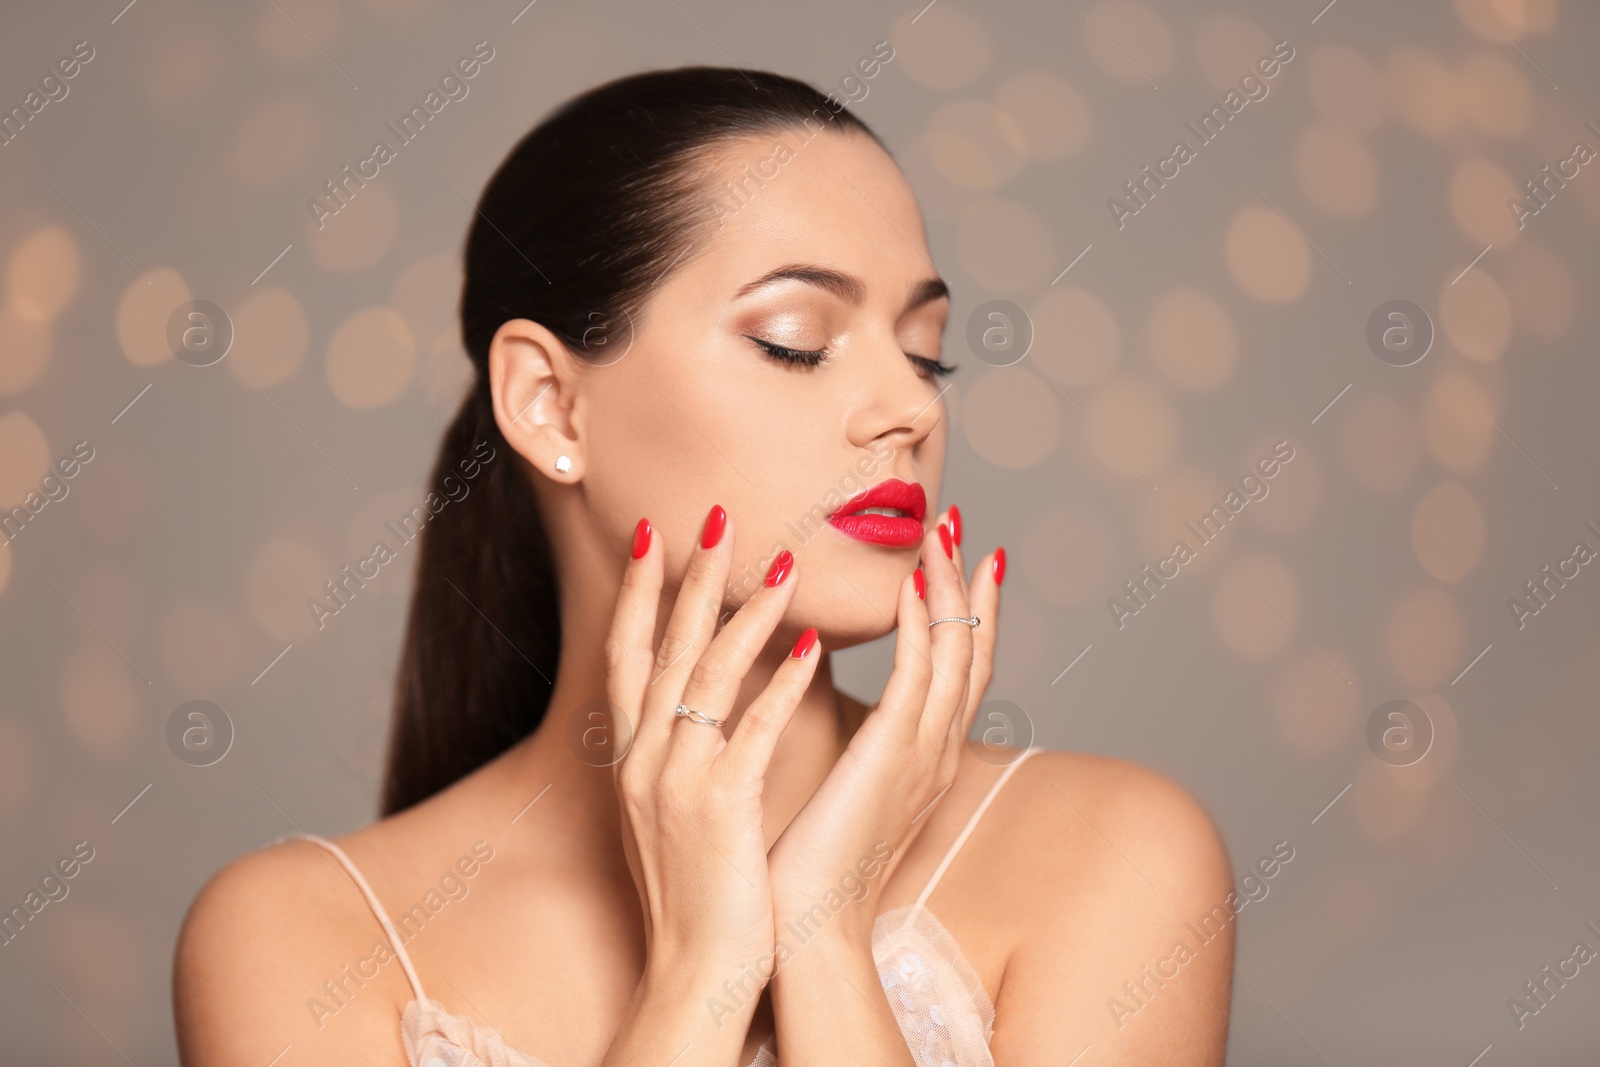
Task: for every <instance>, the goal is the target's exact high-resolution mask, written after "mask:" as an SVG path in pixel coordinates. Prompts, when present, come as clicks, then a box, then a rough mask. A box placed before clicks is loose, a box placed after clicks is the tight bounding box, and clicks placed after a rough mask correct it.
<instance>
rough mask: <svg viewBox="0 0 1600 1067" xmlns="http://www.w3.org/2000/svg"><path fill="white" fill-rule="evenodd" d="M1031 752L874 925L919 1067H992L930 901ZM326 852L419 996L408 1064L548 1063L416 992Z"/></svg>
mask: <svg viewBox="0 0 1600 1067" xmlns="http://www.w3.org/2000/svg"><path fill="white" fill-rule="evenodd" d="M1035 751H1037V750H1036V749H1027V750H1026V751H1024V752H1023V753H1022V755H1021V756H1020V757H1019V758H1018V759H1016V760H1014V761H1013V762H1012V763H1011V764H1010V765H1009V766H1007V768H1006V769H1005V771H1004V772H1002V773H1001V775H1000V777H999V779H998V780H997V781H996V782H995V783H994V784H993V785H992V786H991V787H990V789H989V792H988V793H987V794H986V795H985V796H984V798H983V801H982V802H981V803H980V804H979V805H978V807H977V809H976V810H975V811H974V812H973V813H972V816H971V817H970V818H969V819H968V821H967V824H966V826H965V827H963V828H962V831H961V833H960V834H959V835H958V836H957V837H956V839H955V841H954V843H953V844H952V845H951V847H950V849H949V851H947V852H946V853H945V855H944V858H943V859H942V860H941V861H940V863H939V865H938V867H937V868H935V870H934V872H933V875H932V876H931V877H930V878H929V879H928V882H927V884H926V885H925V886H923V889H922V892H921V894H920V895H918V897H917V899H916V901H915V902H914V903H912V904H907V905H904V906H902V907H899V908H895V909H893V910H891V911H886V912H884V913H882V914H881V915H879V916H878V917H877V918H876V919H875V920H874V921H873V926H872V958H873V962H874V963H875V964H876V965H877V970H878V980H879V981H880V982H881V983H882V985H883V991H884V994H885V995H886V996H887V998H888V1001H889V1008H890V1011H891V1012H892V1013H893V1015H894V1019H895V1023H896V1025H898V1026H899V1028H900V1032H901V1033H902V1034H903V1035H904V1036H905V1039H906V1046H907V1048H909V1049H910V1050H911V1056H912V1059H913V1060H915V1061H916V1064H917V1067H994V1058H993V1056H991V1055H990V1052H989V1041H990V1039H991V1038H992V1037H993V1036H994V1015H995V1012H994V1005H993V1003H992V1002H991V1001H990V999H989V994H988V991H987V990H985V989H984V988H983V982H982V980H981V978H980V977H979V975H978V972H977V970H976V969H975V968H974V967H973V966H972V964H971V963H970V962H969V961H968V960H967V958H966V956H965V955H963V954H962V952H961V947H960V945H958V944H957V943H956V940H955V938H954V937H952V936H951V934H950V931H949V930H947V929H946V928H945V926H944V924H943V923H942V922H940V921H939V919H938V917H937V916H936V915H934V913H933V912H932V911H931V910H929V909H928V907H927V900H928V896H929V895H930V894H931V893H932V892H933V889H934V886H936V885H937V884H938V883H939V880H940V878H942V877H943V876H944V872H945V871H946V870H947V869H948V868H949V866H950V863H951V861H952V860H953V859H954V858H955V855H956V853H957V852H959V851H960V849H961V846H962V845H964V844H965V843H966V841H967V838H968V837H970V836H971V834H972V831H973V829H974V828H975V827H976V826H977V823H978V820H979V819H980V818H981V817H982V816H983V813H984V811H986V810H987V809H988V807H989V804H990V803H991V802H992V801H993V800H994V798H995V796H996V794H998V793H999V791H1000V787H1001V786H1003V785H1004V784H1005V783H1006V780H1007V779H1009V778H1010V777H1011V774H1012V772H1014V771H1015V770H1016V769H1017V768H1018V767H1019V766H1021V765H1022V763H1023V762H1024V760H1026V759H1027V757H1028V756H1031V755H1032V754H1033V753H1034V752H1035ZM306 837H307V839H308V840H310V841H312V842H313V843H314V844H317V845H319V846H321V847H323V848H325V849H326V850H327V851H328V852H330V853H332V854H333V856H334V857H335V858H336V859H337V860H338V861H339V863H340V865H341V866H343V867H344V868H345V870H346V871H347V872H348V873H349V874H350V875H351V877H352V879H353V880H354V881H355V883H356V887H357V888H358V889H359V890H360V891H361V894H362V895H363V896H364V897H365V898H366V900H367V904H368V905H369V906H370V907H371V908H372V911H373V914H374V915H375V916H376V917H377V919H378V921H379V924H380V925H381V926H382V927H383V929H384V932H385V933H386V934H387V935H388V938H389V943H390V945H391V947H392V948H393V949H394V952H395V955H396V956H397V957H398V958H399V959H400V961H401V964H402V966H403V967H404V969H405V972H406V977H407V979H409V980H410V982H411V986H412V989H413V991H414V992H415V993H416V996H415V997H414V998H413V999H412V1000H411V1001H409V1002H408V1003H407V1004H406V1007H405V1010H404V1012H403V1013H402V1014H401V1017H400V1038H401V1043H402V1045H403V1047H404V1048H405V1052H406V1059H407V1061H408V1062H409V1064H410V1067H549V1065H548V1064H546V1063H545V1062H544V1061H543V1060H539V1059H536V1058H534V1057H532V1056H529V1055H528V1054H527V1053H525V1052H522V1051H521V1050H519V1049H517V1048H515V1047H513V1046H512V1045H511V1044H510V1043H509V1042H507V1041H506V1040H505V1038H503V1037H502V1036H501V1034H500V1031H499V1030H498V1029H496V1028H495V1027H492V1026H479V1025H478V1024H477V1023H475V1022H473V1021H472V1020H471V1019H468V1018H466V1017H464V1016H460V1015H453V1014H451V1013H450V1012H448V1011H446V1010H445V1008H444V1005H443V1004H441V1003H440V1002H439V1001H437V1000H432V999H430V998H429V997H428V996H427V995H426V994H424V992H423V990H422V982H421V979H420V978H418V976H417V974H416V971H415V969H414V968H413V967H412V965H411V960H410V958H409V956H408V955H407V953H406V951H405V947H404V944H403V943H402V942H401V939H400V938H399V936H398V935H397V933H396V931H395V929H394V926H393V924H392V923H391V922H390V921H389V917H388V914H387V913H386V912H385V911H384V909H383V905H382V904H381V903H379V901H378V898H377V895H376V894H375V893H374V892H373V891H372V887H371V886H370V885H369V884H368V883H367V880H366V879H365V878H364V877H363V876H362V874H361V872H360V870H359V869H357V868H356V865H355V863H354V862H353V861H352V860H351V859H350V857H349V856H348V855H346V854H345V852H344V850H343V849H341V848H340V847H339V846H338V845H335V844H334V843H333V842H331V841H328V840H326V839H325V838H321V837H316V836H314V835H309V834H308V835H306ZM747 1067H778V1055H777V1046H776V1041H775V1038H773V1037H769V1038H767V1040H766V1041H765V1042H764V1043H763V1044H762V1045H761V1047H760V1048H759V1049H758V1050H757V1051H756V1056H755V1058H754V1059H753V1060H751V1061H750V1063H749V1064H748V1065H747Z"/></svg>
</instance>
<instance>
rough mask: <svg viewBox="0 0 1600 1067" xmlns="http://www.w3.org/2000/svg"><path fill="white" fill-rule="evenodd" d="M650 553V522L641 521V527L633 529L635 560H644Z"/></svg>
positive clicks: (646, 520)
mask: <svg viewBox="0 0 1600 1067" xmlns="http://www.w3.org/2000/svg"><path fill="white" fill-rule="evenodd" d="M648 551H650V520H649V519H640V520H639V525H637V526H635V527H634V528H633V558H634V559H643V558H644V554H645V553H646V552H648Z"/></svg>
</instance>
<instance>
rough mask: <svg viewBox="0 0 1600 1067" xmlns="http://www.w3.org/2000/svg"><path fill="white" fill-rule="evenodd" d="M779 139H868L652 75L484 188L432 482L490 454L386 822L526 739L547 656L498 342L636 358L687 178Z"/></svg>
mask: <svg viewBox="0 0 1600 1067" xmlns="http://www.w3.org/2000/svg"><path fill="white" fill-rule="evenodd" d="M777 129H794V130H797V131H801V137H802V138H803V139H804V140H809V139H810V138H811V137H813V136H815V135H816V134H817V133H818V132H819V131H821V130H824V129H835V130H855V131H858V132H861V133H864V134H866V135H867V136H869V137H872V138H873V140H874V141H876V140H877V137H876V136H875V135H874V134H873V133H872V131H871V130H870V129H868V127H867V126H866V125H865V124H864V123H863V122H862V121H861V120H860V119H858V118H856V117H855V116H854V115H853V114H851V113H850V112H849V111H848V110H846V109H845V106H844V104H843V102H842V101H840V100H838V98H836V97H832V96H827V97H825V96H824V95H823V94H822V93H820V92H819V91H817V90H816V89H814V88H812V87H811V86H809V85H807V84H805V83H804V82H800V81H796V80H794V79H792V78H786V77H783V76H781V75H777V74H770V73H765V72H761V71H739V70H734V69H731V68H719V67H683V68H679V69H676V70H659V71H650V72H646V73H642V74H635V75H632V76H629V77H625V78H620V79H618V80H616V81H612V82H609V83H607V84H605V85H601V86H599V87H598V88H595V89H592V90H590V91H588V92H586V93H584V94H582V95H581V96H578V97H575V98H574V99H572V100H570V101H568V102H567V103H566V104H564V105H563V106H562V107H561V108H559V109H558V110H557V111H555V112H554V113H553V114H551V115H550V116H549V117H548V118H546V119H545V120H544V121H543V122H541V123H540V124H539V125H538V126H536V127H535V128H534V129H533V130H532V132H530V133H529V134H528V135H527V136H525V137H524V138H523V139H522V141H521V142H520V143H519V144H518V145H517V146H516V147H515V148H514V149H512V150H511V153H510V155H508V156H507V157H506V159H505V161H504V162H502V163H501V164H500V168H499V169H498V170H497V171H496V172H495V174H494V177H493V178H491V179H490V181H489V184H488V186H487V187H486V188H485V189H484V191H483V196H482V199H481V200H480V201H479V203H478V207H477V211H476V212H475V213H474V216H473V220H472V226H471V229H470V230H469V232H468V234H467V240H466V251H465V260H466V262H465V274H466V278H465V282H464V284H463V286H462V291H461V332H462V339H463V341H464V343H465V346H466V350H467V354H468V355H469V356H470V357H471V359H472V363H473V366H474V368H475V369H476V371H477V373H476V378H475V381H474V383H473V385H472V388H471V390H470V391H469V392H468V394H467V396H466V399H465V400H464V401H463V403H462V405H461V409H460V410H459V411H458V412H457V413H456V416H455V419H454V421H452V422H451V424H450V426H449V428H448V429H447V430H446V431H445V434H444V440H443V442H442V443H441V445H440V448H439V456H438V459H437V460H436V461H435V465H434V469H433V473H432V475H431V476H430V484H431V485H435V486H437V485H440V484H441V482H442V481H443V479H444V478H445V477H446V476H448V475H451V474H453V473H455V472H456V470H457V469H458V467H460V465H461V464H462V462H463V461H464V460H470V459H472V458H474V457H476V458H477V459H479V460H481V459H483V457H484V456H485V455H488V447H492V448H493V450H494V453H493V458H492V459H490V460H489V461H488V462H485V463H483V465H482V468H481V472H480V473H479V476H478V478H477V479H476V483H475V484H474V485H473V487H472V489H471V491H470V492H469V493H468V494H467V495H466V496H464V497H462V498H460V499H457V500H454V501H453V502H452V503H451V504H450V505H449V506H448V507H445V508H443V509H442V510H440V511H439V512H438V513H437V514H436V515H435V516H434V517H433V519H432V520H431V521H430V522H429V523H428V525H427V526H425V527H424V528H423V532H422V537H421V547H420V552H419V559H418V564H417V574H416V586H415V588H414V590H413V592H412V596H411V605H410V610H409V614H408V617H407V620H406V635H405V646H404V650H403V652H402V654H401V661H400V669H399V676H398V678H397V680H396V701H395V716H394V731H393V734H392V736H391V737H390V743H389V756H388V767H387V769H386V772H385V776H384V784H383V800H382V811H383V814H385V815H388V814H392V813H394V812H397V811H401V810H403V809H405V808H408V807H410V806H411V805H413V804H415V803H417V802H418V801H421V800H424V799H426V798H427V797H429V796H432V795H433V794H434V793H436V792H438V791H439V790H441V789H443V788H445V787H446V786H448V785H450V784H451V783H452V782H455V781H457V780H458V779H460V778H462V777H464V776H465V775H467V774H469V773H471V772H472V771H473V770H475V769H477V768H478V767H481V766H483V765H484V764H485V763H487V762H488V761H489V760H491V759H493V758H494V757H495V756H497V755H499V754H500V753H502V752H504V751H505V750H506V749H508V748H510V747H511V746H512V745H513V744H515V743H516V742H517V741H519V740H521V739H522V738H524V737H526V736H527V735H528V734H530V733H532V732H533V730H534V729H535V728H536V727H537V726H538V725H539V723H540V722H541V721H542V720H543V718H544V715H545V710H546V706H547V705H548V703H549V700H550V690H551V685H552V683H553V681H554V675H555V671H556V663H557V661H558V659H559V658H560V655H559V654H560V650H561V616H560V610H559V592H560V581H559V576H558V575H557V574H556V573H555V570H554V567H553V565H552V561H551V554H550V544H549V540H548V539H547V537H546V535H545V530H544V525H543V523H542V521H541V520H540V516H539V508H538V504H537V501H536V499H535V496H534V491H533V486H532V484H531V482H530V480H529V478H530V475H529V473H528V471H527V469H526V468H525V466H524V465H523V464H522V463H520V462H517V457H516V455H515V453H513V452H512V450H511V448H510V446H508V445H507V444H506V441H505V438H504V437H503V436H502V435H501V433H500V430H499V428H498V426H497V425H496V423H495V419H494V412H493V409H492V406H491V400H490V392H489V383H488V362H489V343H490V341H491V340H492V339H493V337H494V335H495V331H496V330H498V329H499V328H500V326H501V324H502V323H504V322H506V321H508V320H510V319H515V318H526V319H531V320H533V321H535V322H538V323H541V324H543V325H544V326H545V327H547V328H548V329H549V330H550V331H551V332H553V333H555V334H556V335H557V336H558V337H559V338H560V339H561V340H562V342H563V343H565V344H566V345H567V347H568V348H569V349H571V351H572V352H573V353H574V354H575V355H577V356H579V357H581V358H586V359H591V360H595V361H604V360H605V359H606V358H607V356H608V354H609V353H610V352H614V351H616V350H617V347H618V346H619V345H626V344H627V343H629V340H630V336H631V335H630V333H629V330H630V324H631V325H637V323H638V321H639V318H640V310H641V308H642V307H643V304H644V301H645V298H646V295H647V292H648V290H649V289H650V288H651V287H652V286H653V285H654V284H655V283H656V282H658V281H659V280H660V279H661V277H662V276H663V275H664V274H665V273H666V272H667V271H668V270H670V269H673V268H675V267H677V266H679V265H681V263H682V262H683V261H684V258H685V257H684V252H685V249H686V247H687V246H692V244H693V242H694V241H695V239H696V237H697V236H698V234H699V233H700V232H701V230H702V229H703V228H704V227H705V226H706V225H707V223H709V222H711V221H713V219H714V212H713V210H711V204H712V202H713V195H714V194H713V191H712V190H711V189H710V188H709V187H707V183H706V181H705V173H704V171H703V169H702V168H701V166H700V164H701V163H702V162H703V161H705V160H706V159H707V158H708V156H709V155H710V153H711V150H713V149H715V148H716V147H718V146H719V145H721V144H723V143H724V142H726V141H728V140H731V139H733V138H736V137H742V136H746V135H750V134H756V133H762V132H766V131H770V130H777ZM802 143H803V141H802ZM880 143H881V142H880ZM619 323H622V324H624V325H622V326H621V327H620V328H618V327H617V325H616V324H619ZM608 345H609V348H608ZM484 442H487V447H485V446H484V445H483V443H484Z"/></svg>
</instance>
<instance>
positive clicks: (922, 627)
mask: <svg viewBox="0 0 1600 1067" xmlns="http://www.w3.org/2000/svg"><path fill="white" fill-rule="evenodd" d="M923 543H924V548H926V544H927V538H926V537H924V539H923ZM924 582H926V578H924ZM936 629H937V627H936ZM932 680H933V658H932V655H931V649H930V647H929V631H928V606H927V604H926V603H925V602H924V600H923V599H922V597H921V596H918V595H917V584H916V582H915V579H914V577H913V578H908V579H906V580H905V581H903V582H901V583H900V596H899V599H898V600H897V601H896V603H895V639H894V669H893V670H892V671H891V672H890V674H889V681H888V683H887V684H886V685H885V686H884V687H883V697H882V699H881V700H879V702H878V707H879V709H880V711H881V712H883V713H886V714H890V715H894V714H896V713H898V714H899V715H900V716H902V718H903V721H901V722H899V723H897V724H896V725H897V726H898V727H900V728H901V729H903V730H904V732H905V734H906V736H915V735H916V732H917V725H918V723H919V722H920V721H921V719H922V714H923V709H924V708H925V707H926V706H927V701H928V685H929V683H930V682H931V681H932Z"/></svg>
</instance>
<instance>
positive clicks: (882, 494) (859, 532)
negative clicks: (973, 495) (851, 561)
mask: <svg viewBox="0 0 1600 1067" xmlns="http://www.w3.org/2000/svg"><path fill="white" fill-rule="evenodd" d="M862 508H893V509H895V510H897V511H903V512H905V514H904V515H898V516H897V515H855V514H852V513H853V512H857V511H860V510H861V509H862ZM927 512H928V498H927V496H926V494H924V493H923V491H922V486H920V485H918V484H917V483H916V482H902V481H900V480H899V479H898V478H891V479H889V480H888V481H886V482H879V483H878V484H877V485H875V486H873V487H872V488H871V489H868V490H867V491H866V492H864V493H858V494H857V495H855V496H853V497H851V498H850V499H849V500H847V501H845V502H844V503H843V504H842V505H840V507H839V509H838V510H837V511H835V512H834V513H833V514H832V515H829V516H828V522H829V524H830V525H832V526H833V528H834V529H836V530H838V531H839V532H840V533H842V534H845V535H846V536H848V537H854V538H855V539H856V540H857V541H869V542H871V543H872V544H876V545H890V546H893V547H894V548H906V547H908V546H910V545H916V544H921V543H922V534H923V530H922V519H923V516H925V515H926V514H927Z"/></svg>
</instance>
